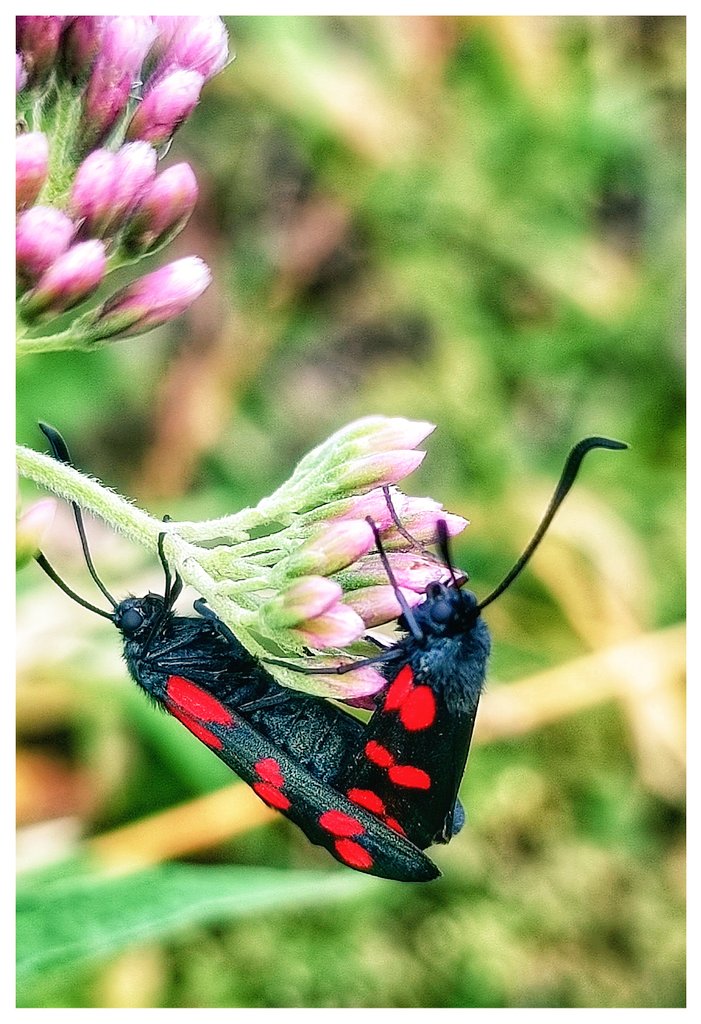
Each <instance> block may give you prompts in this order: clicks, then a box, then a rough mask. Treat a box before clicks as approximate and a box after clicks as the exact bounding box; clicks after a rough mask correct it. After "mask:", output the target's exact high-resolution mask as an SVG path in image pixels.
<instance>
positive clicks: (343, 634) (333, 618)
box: [293, 604, 365, 648]
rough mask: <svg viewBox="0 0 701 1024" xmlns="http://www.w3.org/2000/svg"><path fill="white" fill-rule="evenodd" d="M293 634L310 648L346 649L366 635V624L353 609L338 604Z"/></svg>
mask: <svg viewBox="0 0 701 1024" xmlns="http://www.w3.org/2000/svg"><path fill="white" fill-rule="evenodd" d="M293 632H294V633H296V635H297V636H298V637H299V638H300V639H301V640H302V642H303V643H305V644H307V645H308V646H309V647H321V648H324V647H346V646H347V645H348V644H352V643H353V641H354V640H358V639H359V638H360V637H361V636H362V635H363V634H364V632H365V623H364V622H363V620H362V619H361V618H360V616H359V615H358V614H357V612H354V611H353V609H352V608H348V607H346V606H345V605H342V604H337V605H334V606H333V607H332V608H330V609H329V610H328V611H326V612H324V613H323V614H322V615H317V616H316V617H315V618H313V619H308V620H307V621H306V622H302V623H300V625H299V626H296V627H295V629H294V630H293Z"/></svg>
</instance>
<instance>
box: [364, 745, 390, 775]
mask: <svg viewBox="0 0 701 1024" xmlns="http://www.w3.org/2000/svg"><path fill="white" fill-rule="evenodd" d="M365 756H366V757H367V759H368V760H369V761H372V763H373V764H376V765H378V766H379V767H380V768H389V766H390V765H393V764H394V757H393V756H392V754H391V753H390V752H389V750H388V749H387V747H383V746H382V744H381V743H378V742H377V740H368V742H367V743H366V744H365Z"/></svg>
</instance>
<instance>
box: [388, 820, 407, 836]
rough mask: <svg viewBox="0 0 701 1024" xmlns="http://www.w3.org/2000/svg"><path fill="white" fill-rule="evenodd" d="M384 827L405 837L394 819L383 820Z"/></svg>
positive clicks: (404, 833)
mask: <svg viewBox="0 0 701 1024" xmlns="http://www.w3.org/2000/svg"><path fill="white" fill-rule="evenodd" d="M385 825H387V827H388V828H391V829H393V831H395V832H398V833H399V835H400V836H405V835H406V832H405V831H404V829H403V828H402V826H401V825H400V824H399V822H398V821H397V819H396V818H385Z"/></svg>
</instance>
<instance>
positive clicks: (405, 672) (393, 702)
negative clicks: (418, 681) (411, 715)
mask: <svg viewBox="0 0 701 1024" xmlns="http://www.w3.org/2000/svg"><path fill="white" fill-rule="evenodd" d="M413 687H414V673H413V672H412V670H411V665H405V666H404V668H403V669H402V670H401V671H400V672H399V673H398V675H397V677H396V679H395V680H394V682H393V683H392V685H391V686H390V688H389V690H388V691H387V696H386V697H385V703H384V706H383V709H382V710H383V711H397V709H398V708H400V707H401V706H402V704H403V703H404V701H405V700H406V698H407V697H408V696H409V694H410V693H411V691H412V689H413Z"/></svg>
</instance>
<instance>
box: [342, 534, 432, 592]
mask: <svg viewBox="0 0 701 1024" xmlns="http://www.w3.org/2000/svg"><path fill="white" fill-rule="evenodd" d="M383 543H384V542H383ZM404 544H405V546H406V544H407V541H406V540H405V541H404ZM389 561H390V566H391V568H392V574H393V576H394V579H395V582H396V583H397V585H398V586H400V587H402V589H405V590H413V591H415V592H416V593H417V594H423V593H424V592H425V590H426V587H427V586H428V584H429V583H438V582H441V583H447V582H448V581H449V580H450V572H449V570H448V568H447V566H445V565H443V563H442V562H439V561H437V560H436V561H434V560H432V559H430V558H427V557H426V556H425V555H422V554H421V553H420V552H414V551H393V552H392V553H391V555H390V559H389ZM335 579H336V580H337V581H338V582H339V583H340V584H341V586H342V587H343V589H344V590H348V591H350V590H357V589H359V588H362V587H375V586H380V585H384V584H387V583H388V582H389V580H388V579H387V570H386V569H385V567H384V565H383V564H382V561H381V559H380V556H379V555H378V554H372V553H371V554H369V555H366V556H365V557H364V558H361V559H359V560H358V561H357V562H356V563H355V565H353V566H352V567H351V568H350V569H348V570H347V571H346V572H342V573H339V574H338V576H336V577H335Z"/></svg>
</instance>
